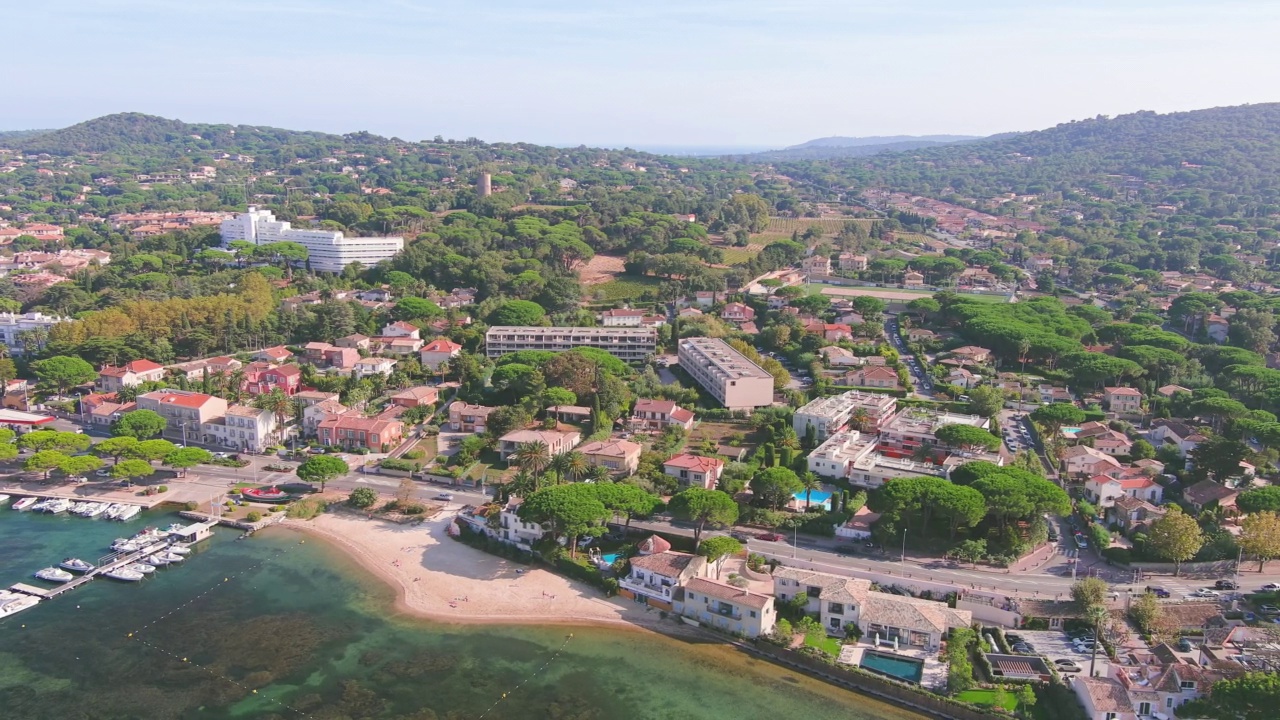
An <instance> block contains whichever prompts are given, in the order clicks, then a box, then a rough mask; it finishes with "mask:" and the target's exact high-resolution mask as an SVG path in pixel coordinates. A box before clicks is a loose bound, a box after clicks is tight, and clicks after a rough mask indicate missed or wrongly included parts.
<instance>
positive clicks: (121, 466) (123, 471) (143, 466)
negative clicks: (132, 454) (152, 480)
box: [111, 459, 156, 483]
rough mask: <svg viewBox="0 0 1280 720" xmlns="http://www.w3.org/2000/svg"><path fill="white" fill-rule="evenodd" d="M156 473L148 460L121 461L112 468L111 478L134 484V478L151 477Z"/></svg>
mask: <svg viewBox="0 0 1280 720" xmlns="http://www.w3.org/2000/svg"><path fill="white" fill-rule="evenodd" d="M155 471H156V469H155V468H153V467H151V463H149V462H147V461H146V460H133V459H130V460H121V461H120V462H118V463H116V464H115V465H112V466H111V477H113V478H115V479H116V480H123V481H125V482H128V483H132V482H133V480H134V478H143V477H149V476H151V474H152V473H154V472H155Z"/></svg>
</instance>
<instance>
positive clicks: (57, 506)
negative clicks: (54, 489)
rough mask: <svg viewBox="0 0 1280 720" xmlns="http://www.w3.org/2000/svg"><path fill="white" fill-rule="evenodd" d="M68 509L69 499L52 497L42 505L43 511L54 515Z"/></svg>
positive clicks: (69, 506)
mask: <svg viewBox="0 0 1280 720" xmlns="http://www.w3.org/2000/svg"><path fill="white" fill-rule="evenodd" d="M70 509H71V501H70V500H64V499H63V498H54V499H52V500H50V501H49V502H48V503H47V504H46V505H45V506H44V511H45V512H47V513H51V514H54V515H57V514H59V513H64V512H66V511H68V510H70Z"/></svg>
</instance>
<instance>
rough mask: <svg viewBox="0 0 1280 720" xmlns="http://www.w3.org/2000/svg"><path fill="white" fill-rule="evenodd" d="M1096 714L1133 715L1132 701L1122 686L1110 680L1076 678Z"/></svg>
mask: <svg viewBox="0 0 1280 720" xmlns="http://www.w3.org/2000/svg"><path fill="white" fill-rule="evenodd" d="M1075 682H1076V683H1079V684H1080V686H1081V687H1082V688H1084V691H1085V692H1086V693H1088V695H1089V700H1090V702H1091V703H1092V704H1093V709H1094V710H1095V711H1096V712H1103V713H1128V714H1133V701H1132V700H1130V699H1129V693H1128V691H1126V690H1125V689H1124V686H1123V685H1121V684H1120V683H1119V682H1117V681H1115V680H1112V679H1111V678H1100V677H1077V678H1076V679H1075Z"/></svg>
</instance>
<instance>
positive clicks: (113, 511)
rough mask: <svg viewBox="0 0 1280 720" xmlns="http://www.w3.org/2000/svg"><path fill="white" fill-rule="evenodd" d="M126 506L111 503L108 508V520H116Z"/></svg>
mask: <svg viewBox="0 0 1280 720" xmlns="http://www.w3.org/2000/svg"><path fill="white" fill-rule="evenodd" d="M123 507H124V506H123V505H121V504H120V503H111V504H110V505H108V506H107V510H106V516H107V519H108V520H115V519H116V518H117V517H119V515H120V510H121V509H122V508H123Z"/></svg>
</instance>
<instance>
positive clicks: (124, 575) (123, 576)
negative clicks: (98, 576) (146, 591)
mask: <svg viewBox="0 0 1280 720" xmlns="http://www.w3.org/2000/svg"><path fill="white" fill-rule="evenodd" d="M103 575H105V576H107V577H109V578H111V579H112V580H123V581H124V582H138V581H139V580H141V579H142V573H140V572H138V571H137V570H130V569H129V568H118V569H116V570H112V571H111V572H108V573H103Z"/></svg>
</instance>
